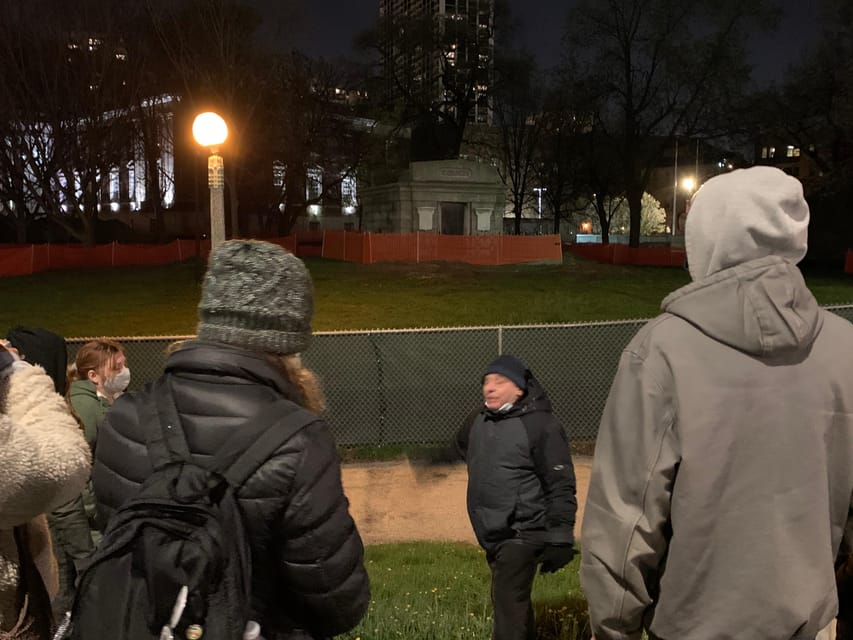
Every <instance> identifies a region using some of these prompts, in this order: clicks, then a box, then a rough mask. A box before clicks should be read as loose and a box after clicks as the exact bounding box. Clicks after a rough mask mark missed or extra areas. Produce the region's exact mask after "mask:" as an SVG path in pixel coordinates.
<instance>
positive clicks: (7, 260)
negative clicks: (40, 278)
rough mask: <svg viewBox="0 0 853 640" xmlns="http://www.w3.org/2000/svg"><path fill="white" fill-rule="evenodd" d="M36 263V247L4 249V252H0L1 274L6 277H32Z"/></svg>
mask: <svg viewBox="0 0 853 640" xmlns="http://www.w3.org/2000/svg"><path fill="white" fill-rule="evenodd" d="M34 261H35V245H23V246H16V247H3V251H0V274H2V275H4V276H26V275H30V274H31V273H33V272H34V269H33V268H34ZM39 270H40V271H41V270H42V269H39Z"/></svg>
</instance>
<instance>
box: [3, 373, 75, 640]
mask: <svg viewBox="0 0 853 640" xmlns="http://www.w3.org/2000/svg"><path fill="white" fill-rule="evenodd" d="M90 470H91V457H90V453H89V447H88V445H87V444H86V440H85V439H84V438H83V433H82V431H81V429H80V427H79V425H78V424H77V421H76V420H75V419H74V418H73V416H72V415H71V413H70V411H69V410H68V406H67V405H66V403H65V400H64V399H63V398H62V396H60V395H59V394H57V393H56V391H55V390H54V386H53V382H52V381H51V379H50V378H49V377H48V375H47V374H46V373H45V371H44V369H42V368H41V367H37V366H22V367H20V368H16V370H15V372H14V373H13V374H12V376H11V378H10V379H9V394H8V398H7V406H6V412H5V413H4V414H0V630H8V629H9V628H10V627H11V626H12V625H14V623H15V619H16V618H17V610H16V602H15V600H16V595H17V589H18V577H19V575H20V574H19V567H18V557H17V548H16V545H15V541H14V537H13V527H16V526H20V525H28V529H29V530H30V531H36V530H38V531H41V530H42V529H43V527H40V526H36V527H34V526H33V521H36V523H37V524H43V523H44V519H43V518H40V516H41V515H42V514H46V513H50V512H51V511H52V510H53V509H54V508H56V507H57V506H59V505H61V504H64V503H66V502H68V501H70V500H72V499H73V498H74V497H75V496H77V495H79V493H80V491H81V490H82V489H83V486H84V485H85V484H86V480H87V479H88V477H89V473H90ZM31 540H32V537H31ZM37 540H41V542H39V545H38V548H37V549H31V552H33V555H34V557H35V559H36V562H37V564H39V565H40V566H39V568H40V569H41V570H42V575H43V578H44V580H45V584H46V586H48V588H51V587H55V584H53V582H54V580H53V579H52V577H49V576H46V575H45V573H46V572H47V570H48V569H49V563H46V562H45V558H49V557H50V555H49V553H50V546H49V542H46V541H45V540H44V539H43V538H37ZM31 547H32V545H31Z"/></svg>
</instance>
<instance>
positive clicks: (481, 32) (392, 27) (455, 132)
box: [360, 0, 509, 160]
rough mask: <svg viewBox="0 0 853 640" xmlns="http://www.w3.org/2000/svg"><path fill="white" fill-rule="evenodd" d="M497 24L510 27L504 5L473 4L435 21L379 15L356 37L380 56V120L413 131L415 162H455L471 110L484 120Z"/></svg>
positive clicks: (497, 0) (486, 0)
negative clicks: (381, 117)
mask: <svg viewBox="0 0 853 640" xmlns="http://www.w3.org/2000/svg"><path fill="white" fill-rule="evenodd" d="M496 24H497V25H502V24H503V25H508V24H509V18H508V9H507V5H506V3H505V2H504V0H479V1H478V2H476V3H475V2H472V3H471V4H470V5H468V8H467V9H465V10H463V9H461V8H460V10H459V12H458V13H448V14H446V15H445V16H444V18H443V19H441V20H438V19H436V17H435V16H433V15H430V14H426V15H403V16H396V15H392V16H385V17H383V18H380V20H379V22H378V23H377V25H376V26H375V27H374V28H373V29H371V30H370V31H369V32H368V33H366V34H364V35H362V36H361V38H360V42H361V45H362V46H363V47H365V48H369V49H373V50H375V51H376V52H377V53H378V54H379V61H380V64H381V65H382V71H381V74H382V75H383V77H384V79H385V86H384V91H383V93H384V96H383V98H384V101H383V102H382V105H381V106H382V109H381V110H382V112H383V114H384V117H386V118H389V117H390V118H392V119H395V120H396V121H397V122H398V125H399V126H400V127H409V126H410V127H413V138H414V139H413V146H415V147H416V149H415V154H414V155H415V159H420V160H435V159H447V158H457V157H459V151H460V148H461V146H462V143H463V140H464V139H465V131H466V127H467V126H468V124H469V122H471V121H472V120H476V118H474V117H473V115H474V113H475V112H476V113H478V117H479V118H480V120H481V122H486V121H487V120H488V112H489V96H490V88H491V85H492V82H493V79H494V62H495V61H494V51H495V47H494V43H495V39H496V37H497V36H498V34H497V30H496Z"/></svg>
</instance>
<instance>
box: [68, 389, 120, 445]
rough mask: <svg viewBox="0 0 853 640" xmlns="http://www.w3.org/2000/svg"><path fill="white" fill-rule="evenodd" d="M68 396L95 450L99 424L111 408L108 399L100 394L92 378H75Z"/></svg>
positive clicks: (87, 438)
mask: <svg viewBox="0 0 853 640" xmlns="http://www.w3.org/2000/svg"><path fill="white" fill-rule="evenodd" d="M68 398H69V401H70V402H71V407H72V408H73V409H74V413H76V414H77V417H78V418H80V421H81V422H82V423H83V434H84V435H85V437H86V442H88V443H89V446H90V447H91V448H92V451H94V450H95V443H96V442H97V440H98V426H99V425H100V424H101V421H102V420H103V419H104V416H105V415H106V413H107V410H108V409H109V408H110V404H109V402H107V399H106V398H104V397H102V396H99V395H98V392H97V387H95V383H94V382H92V381H91V380H75V381H74V382H72V383H71V389H70V390H69V392H68Z"/></svg>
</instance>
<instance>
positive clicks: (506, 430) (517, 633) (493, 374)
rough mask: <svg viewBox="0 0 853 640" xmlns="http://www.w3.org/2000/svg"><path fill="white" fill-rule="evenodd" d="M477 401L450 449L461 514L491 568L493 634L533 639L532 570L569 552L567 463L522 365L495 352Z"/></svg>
mask: <svg viewBox="0 0 853 640" xmlns="http://www.w3.org/2000/svg"><path fill="white" fill-rule="evenodd" d="M483 400H484V406H483V407H482V408H480V409H478V410H476V411H474V412H473V413H472V414H471V415H470V416H469V417H468V419H467V420H466V421H465V424H464V425H463V426H462V428H461V429H460V430H459V433H458V434H457V436H456V446H457V449H458V450H459V453H460V454H461V455H462V457H463V458H464V459H465V461H466V463H467V465H468V516H469V518H470V519H471V526H472V527H473V528H474V533H475V534H476V536H477V541H478V542H479V543H480V546H482V547H483V549H484V550H485V551H486V560H487V561H488V563H489V568H490V569H491V571H492V606H493V608H494V630H493V633H492V638H493V639H494V640H532V639H534V638H536V637H537V635H536V628H535V625H534V619H533V606H532V603H531V600H530V594H531V590H532V587H533V578H534V577H535V575H536V567H537V566H540V565H541V566H540V571H541V572H542V573H553V572H556V571H558V570H559V569H561V568H562V567H564V566H566V565H567V564H568V563H569V562H571V560H572V557H573V556H574V547H573V543H574V526H575V512H576V511H577V499H576V497H575V471H574V466H573V465H572V457H571V452H570V450H569V443H568V440H567V438H566V433H565V431H564V430H563V427H562V425H561V424H560V422H559V420H557V418H556V416H554V413H553V411H552V409H551V401H550V400H549V399H548V396H547V394H546V393H545V390H544V389H543V388H542V386H541V385H540V384H539V382H538V381H537V380H536V378H535V377H534V376H533V374H532V373H531V372H530V369H528V367H527V365H526V364H524V362H522V361H521V360H519V359H518V358H516V357H514V356H510V355H502V356H500V357H498V358H497V359H496V360H494V361H493V362H492V363H491V364H489V366H488V367H487V368H486V372H485V374H484V375H483Z"/></svg>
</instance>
